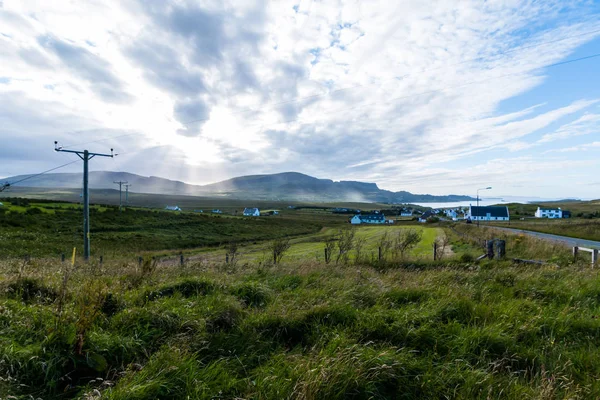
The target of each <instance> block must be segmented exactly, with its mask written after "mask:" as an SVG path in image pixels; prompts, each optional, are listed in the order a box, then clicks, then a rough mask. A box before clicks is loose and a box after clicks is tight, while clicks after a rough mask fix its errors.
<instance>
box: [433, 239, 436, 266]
mask: <svg viewBox="0 0 600 400" xmlns="http://www.w3.org/2000/svg"><path fill="white" fill-rule="evenodd" d="M435 260H437V242H433V261H435Z"/></svg>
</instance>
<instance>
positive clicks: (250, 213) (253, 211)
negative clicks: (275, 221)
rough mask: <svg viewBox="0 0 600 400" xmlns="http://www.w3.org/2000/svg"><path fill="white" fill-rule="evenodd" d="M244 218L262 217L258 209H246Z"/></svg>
mask: <svg viewBox="0 0 600 400" xmlns="http://www.w3.org/2000/svg"><path fill="white" fill-rule="evenodd" d="M244 217H260V210H259V209H258V208H244Z"/></svg>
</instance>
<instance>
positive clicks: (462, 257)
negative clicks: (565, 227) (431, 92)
mask: <svg viewBox="0 0 600 400" xmlns="http://www.w3.org/2000/svg"><path fill="white" fill-rule="evenodd" d="M13 207H14V208H13ZM11 208H12V209H10V210H9V211H8V212H4V213H3V214H2V215H0V227H1V230H0V235H2V236H3V238H4V241H5V243H2V244H0V246H4V247H2V251H5V252H8V256H7V257H4V258H3V259H2V260H0V398H16V399H30V398H43V399H71V398H72V399H75V398H79V399H89V400H91V399H149V398H156V399H186V398H189V399H215V398H227V399H233V398H238V399H347V398H353V399H388V398H406V399H421V398H425V399H427V398H429V399H439V398H489V399H492V398H508V399H519V400H521V399H554V398H557V399H558V398H569V399H587V398H599V397H600V351H599V350H600V349H599V346H600V318H599V313H600V308H599V301H600V290H599V289H598V288H599V287H600V275H599V274H598V272H597V271H598V270H597V269H591V268H590V267H589V261H586V260H579V261H577V260H573V258H572V256H571V254H570V249H568V248H566V247H563V246H561V245H559V244H556V243H551V242H544V241H541V240H536V239H532V238H530V237H527V236H523V235H514V234H509V233H507V232H505V231H498V230H494V229H493V228H491V227H481V228H477V227H474V226H472V225H467V224H426V225H425V226H424V225H422V224H420V225H400V226H377V227H373V226H368V227H362V226H361V227H358V228H355V227H350V226H349V225H347V224H345V225H342V224H337V225H334V226H329V227H327V228H323V229H321V225H320V224H319V223H317V222H314V221H315V220H316V219H319V217H315V216H314V215H313V218H312V220H311V219H309V218H308V217H307V216H308V214H307V216H303V217H302V218H301V219H298V220H294V219H293V218H291V219H285V218H281V219H277V218H270V219H269V218H264V219H263V218H260V219H250V218H242V217H212V216H202V215H195V214H191V213H189V214H186V213H179V214H178V213H166V212H152V211H147V210H129V211H127V212H124V213H122V214H119V213H118V211H117V210H116V209H114V208H113V207H102V208H97V209H96V210H95V211H94V221H95V224H96V225H95V226H96V229H97V230H96V231H93V233H94V236H93V237H94V238H95V239H94V240H93V242H92V243H93V246H98V247H99V248H100V249H102V250H103V251H106V252H112V254H114V257H108V258H107V259H106V260H105V261H104V263H99V262H98V260H97V259H96V258H94V260H93V261H92V262H89V263H83V262H81V261H80V260H79V259H78V258H76V261H75V264H74V265H72V264H71V262H69V261H65V262H59V261H58V259H57V258H56V257H53V258H51V257H48V255H50V254H53V252H55V251H58V249H60V247H58V246H65V245H70V244H73V243H61V240H64V241H66V240H67V237H69V235H72V236H73V237H72V240H73V241H76V242H77V244H79V241H80V238H79V237H77V236H76V235H75V234H74V233H69V235H63V234H62V233H61V232H62V229H66V227H67V226H68V225H69V223H71V222H73V221H75V220H77V221H78V220H79V211H78V210H77V209H76V208H73V206H72V205H69V204H61V203H38V204H36V205H33V204H27V205H25V204H11ZM32 208H37V209H39V210H40V211H29V210H31V209H32ZM71 214H73V215H71ZM319 215H320V214H319ZM279 221H283V222H279ZM63 223H64V225H61V224H63ZM19 224H21V225H19ZM279 224H280V225H279ZM53 229H54V230H55V231H53ZM26 234H32V235H36V234H37V235H42V236H43V235H45V236H43V237H41V238H39V239H37V240H33V239H31V237H25V236H22V235H26ZM103 234H106V236H105V237H104V240H102V238H103ZM20 235H21V236H20ZM136 235H141V236H136ZM32 237H35V236H32ZM113 237H114V238H118V239H119V240H116V239H115V240H111V238H113ZM136 237H137V238H138V239H139V241H136V240H133V239H132V238H136ZM490 239H500V240H504V241H505V243H506V254H507V257H506V258H505V259H503V260H487V259H484V260H481V261H479V262H477V261H476V258H477V257H479V256H480V255H482V254H483V253H484V252H485V250H484V247H485V246H484V242H485V241H486V240H490ZM19 240H20V241H19ZM202 240H204V242H203V241H202ZM0 243H1V242H0ZM182 243H184V244H185V243H189V245H190V246H195V243H202V244H201V245H204V246H210V245H214V244H222V246H220V247H219V248H214V249H211V250H203V252H202V253H198V254H196V255H194V254H191V253H190V254H186V257H185V262H184V263H183V265H180V264H179V262H174V263H161V262H159V260H158V259H157V258H153V257H152V254H154V253H152V252H151V251H152V250H153V249H157V250H158V251H170V250H169V249H174V248H182V247H184V246H183V245H182ZM434 243H435V244H436V249H437V251H436V253H435V261H434V254H433V245H434ZM18 246H22V248H23V249H25V250H27V251H28V252H30V254H32V255H35V254H39V255H40V256H39V257H31V259H29V260H28V259H24V258H23V257H18V258H15V257H14V256H12V257H11V255H15V254H16V255H20V254H18V251H19V247H18ZM176 246H178V247H176ZM140 249H146V251H149V253H148V254H144V256H143V257H142V258H141V259H140V260H139V261H138V260H137V259H135V258H134V257H132V256H131V255H132V254H136V252H137V251H139V250H140ZM325 250H327V251H325ZM177 259H178V260H179V257H177ZM513 259H519V260H528V261H531V262H532V263H525V264H523V263H520V264H519V263H517V262H516V261H514V260H513ZM52 260H56V261H52ZM11 396H12V397H11Z"/></svg>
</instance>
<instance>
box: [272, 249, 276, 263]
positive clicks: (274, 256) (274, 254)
mask: <svg viewBox="0 0 600 400" xmlns="http://www.w3.org/2000/svg"><path fill="white" fill-rule="evenodd" d="M273 264H277V253H275V250H273Z"/></svg>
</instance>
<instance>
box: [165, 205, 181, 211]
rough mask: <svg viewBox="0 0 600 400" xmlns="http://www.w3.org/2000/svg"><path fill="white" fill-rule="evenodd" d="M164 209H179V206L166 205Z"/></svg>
mask: <svg viewBox="0 0 600 400" xmlns="http://www.w3.org/2000/svg"><path fill="white" fill-rule="evenodd" d="M165 210H169V211H181V208H179V206H166V207H165Z"/></svg>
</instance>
